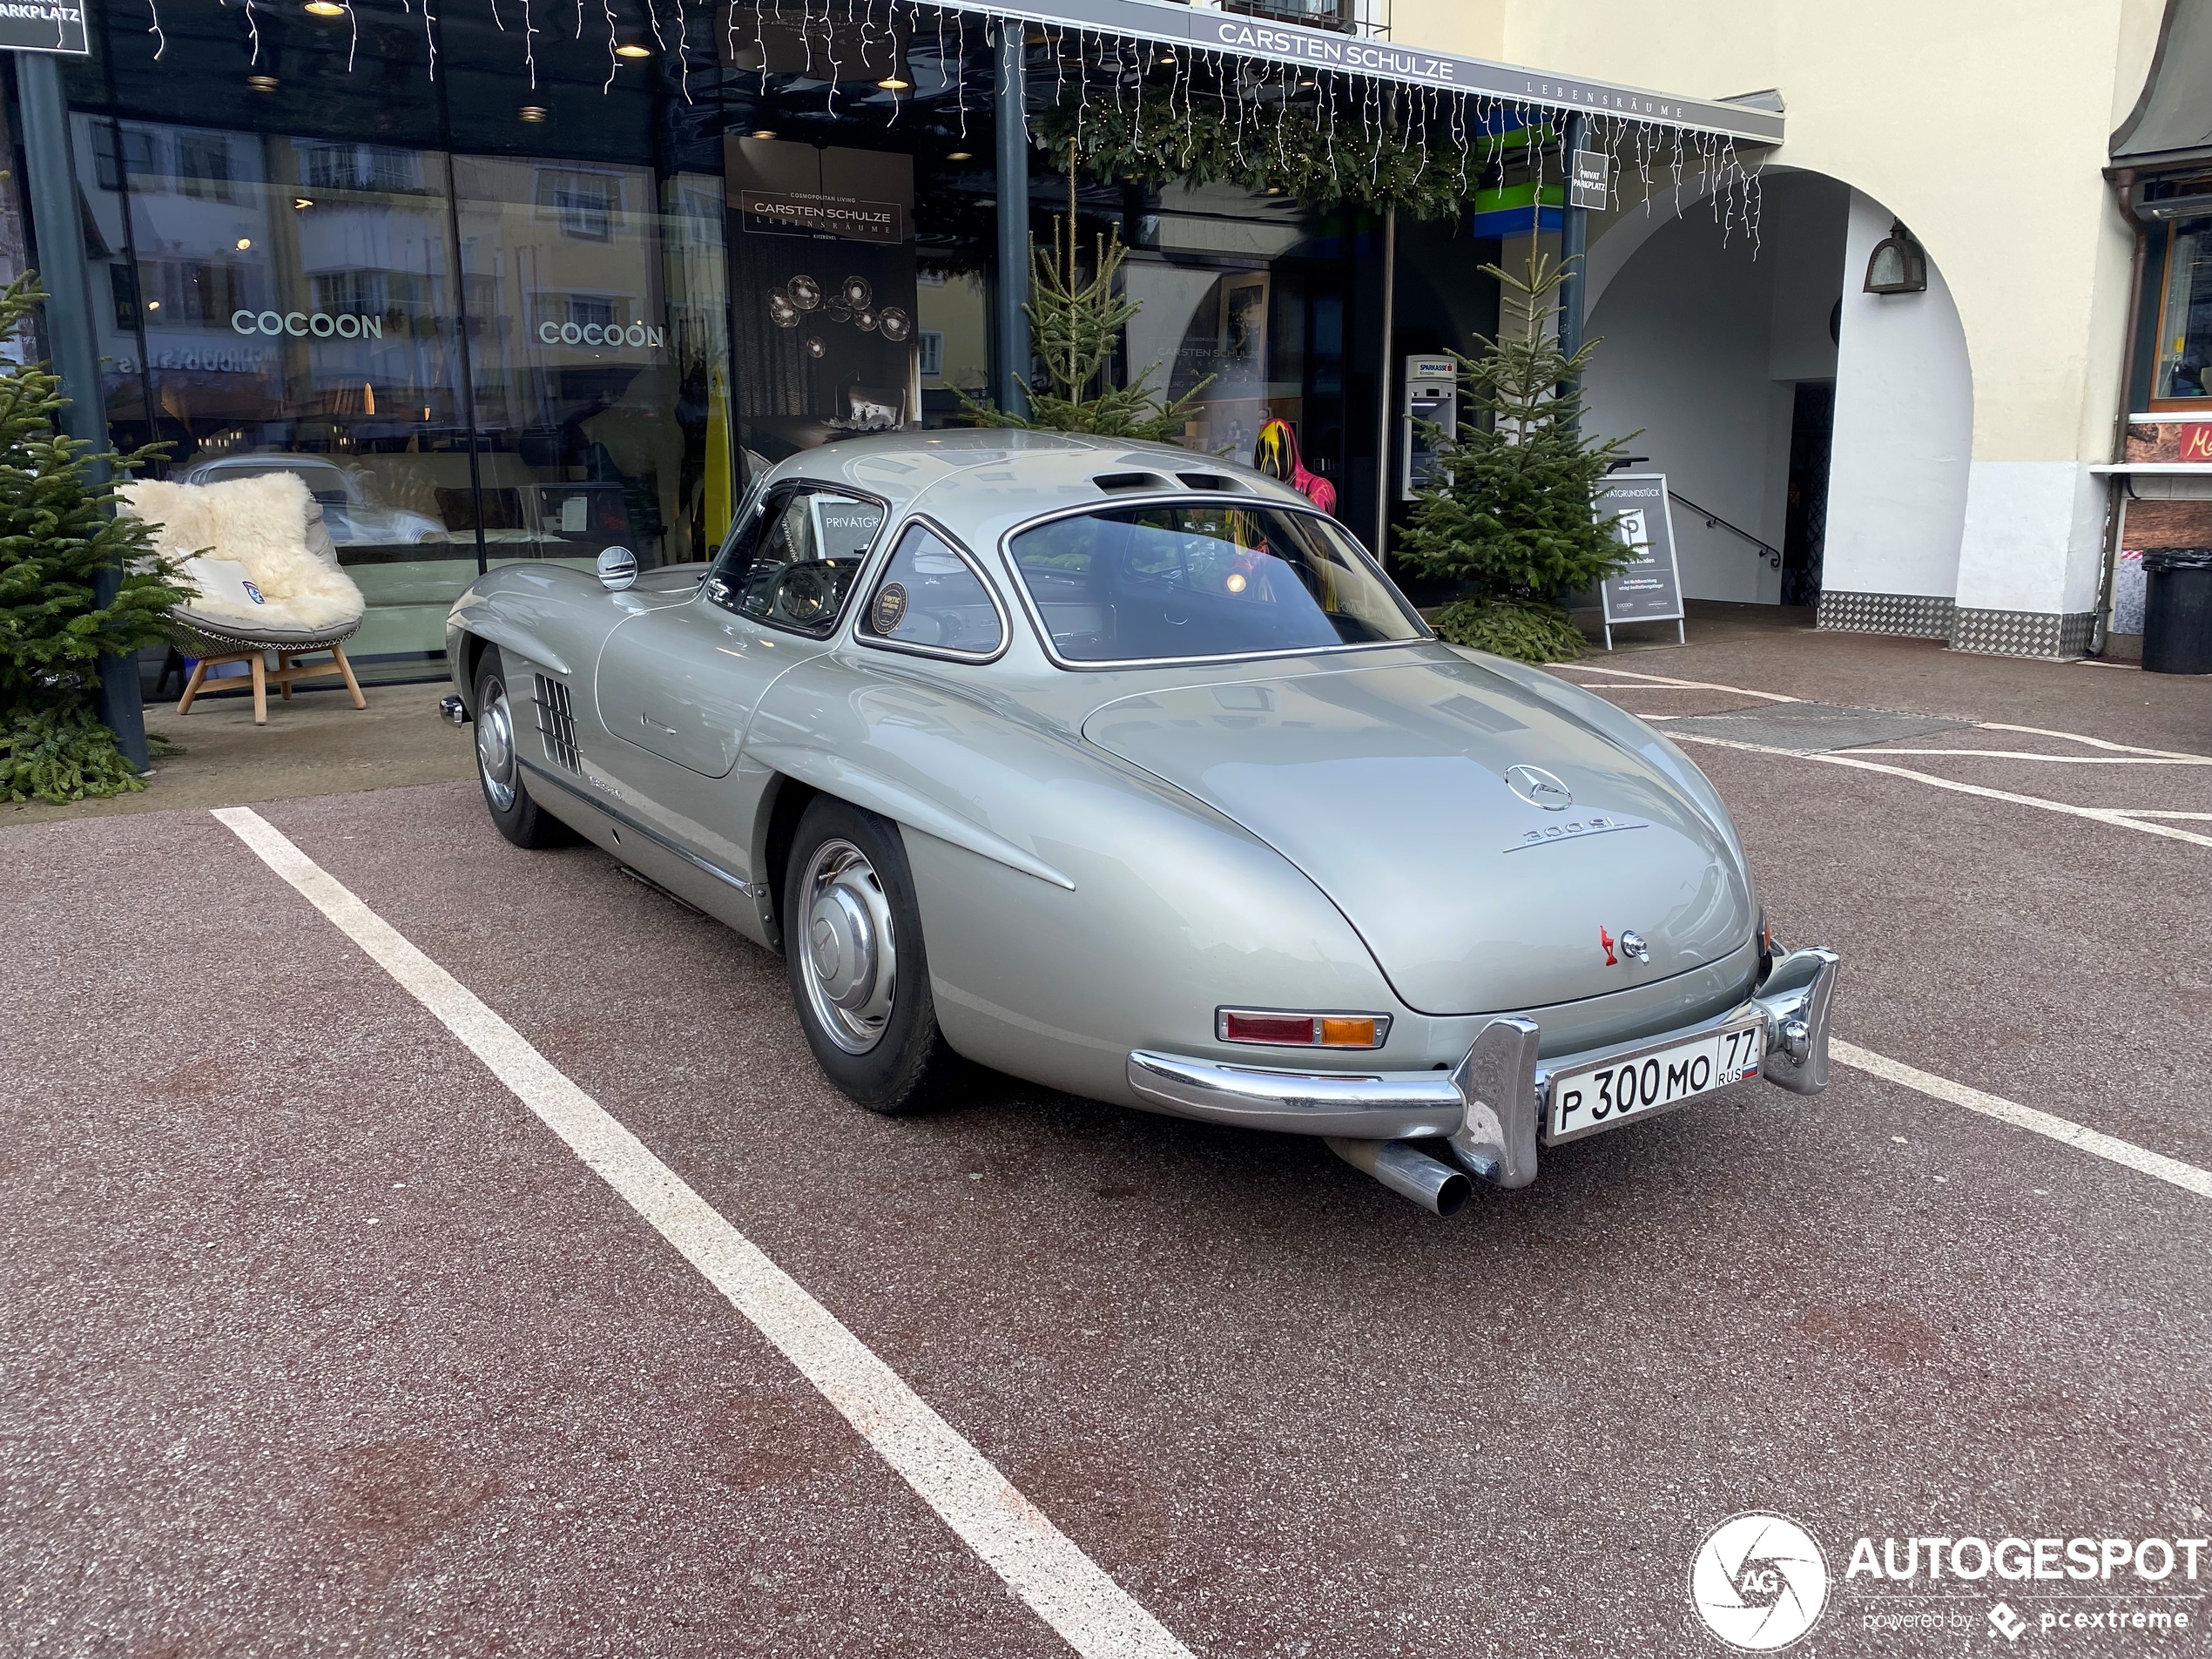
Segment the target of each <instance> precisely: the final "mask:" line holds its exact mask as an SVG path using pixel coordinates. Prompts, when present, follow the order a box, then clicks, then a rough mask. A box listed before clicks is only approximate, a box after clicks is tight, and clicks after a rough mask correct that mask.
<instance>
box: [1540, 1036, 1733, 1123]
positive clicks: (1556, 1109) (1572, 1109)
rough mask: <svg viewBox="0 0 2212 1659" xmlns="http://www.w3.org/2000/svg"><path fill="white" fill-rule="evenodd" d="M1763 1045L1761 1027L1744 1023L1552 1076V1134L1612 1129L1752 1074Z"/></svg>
mask: <svg viewBox="0 0 2212 1659" xmlns="http://www.w3.org/2000/svg"><path fill="white" fill-rule="evenodd" d="M1765 1044H1766V1028H1765V1027H1764V1025H1743V1026H1737V1028H1735V1029H1733V1030H1730V1031H1720V1032H1716V1033H1715V1034H1714V1035H1711V1036H1710V1037H1694V1038H1692V1039H1691V1040H1690V1041H1689V1042H1677V1043H1676V1044H1674V1045H1673V1046H1672V1047H1669V1048H1665V1049H1652V1050H1650V1051H1649V1052H1647V1053H1644V1054H1639V1055H1629V1056H1626V1057H1624V1058H1622V1059H1618V1060H1608V1061H1607V1062H1605V1063H1604V1064H1602V1065H1596V1066H1585V1067H1583V1068H1581V1069H1580V1070H1577V1071H1570V1072H1566V1073H1563V1074H1562V1075H1561V1076H1557V1077H1554V1078H1553V1079H1552V1084H1551V1134H1550V1138H1551V1139H1553V1140H1554V1141H1562V1140H1566V1139H1568V1138H1569V1137H1571V1136H1578V1135H1588V1134H1590V1133H1592V1132H1594V1131H1595V1130H1602V1129H1611V1128H1612V1127H1613V1126H1614V1125H1615V1123H1619V1122H1621V1121H1622V1119H1623V1118H1628V1117H1634V1116H1636V1115H1637V1114H1638V1113H1641V1112H1651V1111H1656V1110H1658V1109H1661V1108H1662V1107H1666V1106H1675V1105H1679V1104H1680V1103H1682V1102H1683V1101H1685V1100H1690V1099H1693V1098H1695V1097H1696V1096H1699V1095H1708V1094H1710V1093H1711V1092H1712V1091H1713V1090H1714V1089H1725V1088H1727V1087H1728V1086H1729V1085H1730V1083H1735V1082H1742V1081H1743V1079H1744V1078H1746V1077H1755V1076H1757V1075H1758V1070H1759V1062H1760V1061H1761V1060H1762V1059H1764V1057H1765Z"/></svg>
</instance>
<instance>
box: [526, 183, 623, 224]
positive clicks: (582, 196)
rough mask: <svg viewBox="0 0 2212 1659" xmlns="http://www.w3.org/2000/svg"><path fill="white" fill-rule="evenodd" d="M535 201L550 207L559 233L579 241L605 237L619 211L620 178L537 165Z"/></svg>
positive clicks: (620, 196) (542, 207)
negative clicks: (557, 224) (538, 166)
mask: <svg viewBox="0 0 2212 1659" xmlns="http://www.w3.org/2000/svg"><path fill="white" fill-rule="evenodd" d="M537 205H538V206H539V207H540V208H541V209H550V211H551V213H552V216H553V217H554V219H556V221H557V222H558V223H559V225H560V226H561V234H562V235H563V236H566V237H571V238H573V239H576V240H577V241H582V242H604V241H608V240H610V239H612V238H613V235H614V222H615V219H616V217H617V215H618V214H619V213H620V212H622V182H621V180H619V179H610V178H609V177H607V176H606V175H605V174H604V173H589V172H563V171H560V170H558V169H556V168H552V167H540V168H539V169H538V170H537Z"/></svg>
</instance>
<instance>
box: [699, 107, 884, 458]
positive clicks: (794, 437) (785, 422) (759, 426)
mask: <svg viewBox="0 0 2212 1659" xmlns="http://www.w3.org/2000/svg"><path fill="white" fill-rule="evenodd" d="M726 146H727V152H728V154H727V158H726V177H727V179H728V190H729V206H730V215H731V228H732V235H731V238H730V246H731V265H732V272H731V276H732V281H731V284H730V293H731V303H732V329H731V336H732V348H733V350H734V352H735V354H736V358H737V361H736V365H735V368H736V388H737V405H738V421H739V428H740V432H741V442H743V443H744V446H745V464H746V471H747V475H748V476H750V475H751V474H752V471H754V470H755V469H758V468H759V467H761V466H763V465H771V466H772V465H773V464H774V463H775V462H779V461H781V460H783V459H784V458H785V457H786V456H787V455H792V454H794V453H796V452H797V451H799V450H800V449H806V448H813V446H814V445H816V444H819V443H827V442H831V441H832V440H833V439H836V438H840V437H844V436H848V435H853V434H855V433H863V432H890V431H895V430H897V429H898V428H901V427H905V426H908V425H911V424H912V423H913V422H914V421H915V420H916V419H917V418H918V412H919V409H920V407H921V392H920V386H921V381H920V378H919V374H920V359H919V357H918V356H917V352H918V350H919V347H920V343H921V342H920V341H918V340H917V338H916V337H915V331H914V313H915V306H916V300H915V283H914V160H913V158H911V157H909V156H903V155H895V154H889V153H886V152H881V151H875V150H846V149H840V148H836V147H834V146H830V147H825V148H820V149H818V148H816V147H815V146H814V145H811V144H797V143H792V142H791V141H790V140H788V139H783V138H730V139H728V140H726Z"/></svg>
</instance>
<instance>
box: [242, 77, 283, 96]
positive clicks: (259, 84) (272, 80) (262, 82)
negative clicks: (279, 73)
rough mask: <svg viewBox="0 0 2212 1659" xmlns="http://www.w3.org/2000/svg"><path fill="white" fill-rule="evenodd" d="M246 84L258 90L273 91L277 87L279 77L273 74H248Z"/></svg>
mask: <svg viewBox="0 0 2212 1659" xmlns="http://www.w3.org/2000/svg"><path fill="white" fill-rule="evenodd" d="M246 84H247V85H248V86H250V87H252V88H253V90H254V91H257V92H273V91H276V89H277V78H276V77H275V76H273V75H248V76H247V77H246Z"/></svg>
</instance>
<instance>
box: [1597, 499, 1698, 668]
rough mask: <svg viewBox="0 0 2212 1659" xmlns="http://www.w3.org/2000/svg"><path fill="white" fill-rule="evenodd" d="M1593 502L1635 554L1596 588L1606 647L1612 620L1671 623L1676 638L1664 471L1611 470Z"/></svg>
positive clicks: (1678, 608) (1675, 581) (1676, 583)
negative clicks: (1616, 471)
mask: <svg viewBox="0 0 2212 1659" xmlns="http://www.w3.org/2000/svg"><path fill="white" fill-rule="evenodd" d="M1593 504H1594V506H1595V510H1596V512H1597V516H1599V517H1600V518H1611V519H1613V533H1614V534H1615V536H1619V537H1620V538H1621V539H1622V541H1623V542H1626V543H1628V544H1629V546H1630V547H1631V548H1633V549H1635V554H1636V557H1635V563H1633V564H1629V565H1627V566H1625V567H1623V568H1622V570H1621V572H1620V574H1619V575H1617V576H1614V577H1608V578H1607V579H1606V581H1605V583H1603V584H1602V586H1601V587H1600V588H1599V590H1598V597H1599V600H1600V603H1601V604H1602V606H1603V608H1604V610H1605V648H1606V650H1608V651H1611V650H1612V649H1613V626H1614V624H1615V623H1622V622H1671V623H1673V624H1675V637H1676V638H1677V639H1679V638H1681V637H1683V625H1682V624H1683V610H1682V572H1681V571H1680V570H1677V569H1676V565H1675V521H1674V519H1673V518H1672V516H1669V513H1668V511H1667V475H1666V474H1664V473H1660V472H1644V473H1636V472H1623V473H1615V475H1613V476H1612V477H1610V478H1608V479H1607V480H1606V481H1605V482H1603V483H1602V484H1600V485H1599V486H1598V487H1597V497H1596V500H1595V502H1594V503H1593ZM1616 515H1617V516H1616Z"/></svg>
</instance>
